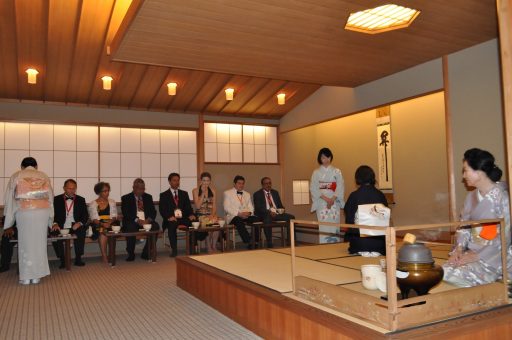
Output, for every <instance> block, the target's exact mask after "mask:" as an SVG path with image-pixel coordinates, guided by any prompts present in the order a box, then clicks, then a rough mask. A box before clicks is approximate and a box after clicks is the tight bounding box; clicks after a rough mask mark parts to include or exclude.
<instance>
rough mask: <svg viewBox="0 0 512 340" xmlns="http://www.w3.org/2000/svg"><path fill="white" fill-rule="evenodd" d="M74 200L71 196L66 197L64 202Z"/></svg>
mask: <svg viewBox="0 0 512 340" xmlns="http://www.w3.org/2000/svg"><path fill="white" fill-rule="evenodd" d="M74 199H75V198H74V197H73V196H66V200H74Z"/></svg>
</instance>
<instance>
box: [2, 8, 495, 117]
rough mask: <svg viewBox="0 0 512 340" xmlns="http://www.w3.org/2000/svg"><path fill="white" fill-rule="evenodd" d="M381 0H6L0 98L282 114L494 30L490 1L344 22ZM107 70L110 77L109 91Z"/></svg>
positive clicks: (481, 38) (488, 35)
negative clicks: (405, 22)
mask: <svg viewBox="0 0 512 340" xmlns="http://www.w3.org/2000/svg"><path fill="white" fill-rule="evenodd" d="M382 3H384V2H383V1H373V0H358V1H356V0H353V1H348V0H280V1H274V0H258V1H256V0H209V1H206V0H133V1H131V0H1V1H0V18H1V19H0V98H3V99H12V100H22V101H36V102H58V103H66V104H78V105H89V106H93V107H111V108H131V109H140V110H156V111H169V112H191V113H197V112H202V113H206V114H219V115H235V116H242V117H258V118H279V117H281V116H283V115H284V114H286V113H287V112H289V111H290V110H291V109H293V108H294V107H295V106H296V105H298V104H299V103H300V102H302V101H303V100H304V99H306V98H307V97H308V96H310V95H311V94H312V93H313V92H314V91H316V90H317V89H318V88H319V86H320V85H321V84H328V85H342V86H356V85H359V84H363V83H365V82H368V81H371V80H374V79H377V78H380V77H382V76H385V75H388V74H391V73H394V72H397V71H400V70H402V69H405V68H408V67H411V66H414V65H416V64H419V63H422V62H425V61H427V60H431V59H433V58H437V57H439V56H442V55H444V54H447V53H451V52H453V51H456V50H460V49H463V48H466V47H469V46H472V45H474V44H477V43H480V42H483V41H486V40H489V39H491V38H494V37H496V34H497V33H496V15H495V3H494V1H493V0H451V1H449V2H447V1H441V0H410V1H405V0H399V1H395V3H397V4H404V5H408V6H411V7H416V8H418V9H420V10H422V13H421V15H420V16H419V17H418V18H417V19H416V21H415V22H414V23H413V25H412V26H411V27H410V28H408V29H405V30H399V31H393V32H388V33H385V34H381V35H365V34H361V33H357V32H351V31H345V30H344V29H343V25H344V21H345V20H346V18H347V16H348V15H349V13H350V12H353V11H357V10H361V9H364V8H367V7H373V6H377V5H380V4H382ZM109 49H110V50H111V51H112V55H110V56H109V55H107V51H108V50H109ZM29 67H32V68H36V69H37V70H38V71H39V75H38V81H37V84H35V85H29V84H28V83H27V76H26V74H25V70H26V69H27V68H29ZM103 75H111V76H112V77H113V78H114V81H113V85H112V90H111V91H105V90H103V89H102V84H101V80H100V78H101V77H102V76H103ZM170 81H174V82H177V83H178V91H177V95H176V96H169V95H167V88H166V86H165V84H166V83H168V82H170ZM227 87H233V88H234V89H235V99H234V100H233V101H231V102H228V101H226V100H225V94H224V89H225V88H227ZM278 92H284V93H286V104H285V105H282V106H281V105H277V100H276V94H277V93H278Z"/></svg>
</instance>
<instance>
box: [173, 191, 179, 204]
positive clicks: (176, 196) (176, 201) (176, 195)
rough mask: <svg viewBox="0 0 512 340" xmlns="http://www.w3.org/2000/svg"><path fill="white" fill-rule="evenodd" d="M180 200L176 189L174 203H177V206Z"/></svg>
mask: <svg viewBox="0 0 512 340" xmlns="http://www.w3.org/2000/svg"><path fill="white" fill-rule="evenodd" d="M178 202H179V199H178V190H175V191H174V203H175V204H176V206H178Z"/></svg>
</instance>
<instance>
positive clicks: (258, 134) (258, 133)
mask: <svg viewBox="0 0 512 340" xmlns="http://www.w3.org/2000/svg"><path fill="white" fill-rule="evenodd" d="M265 131H266V127H265V126H255V127H254V144H265V134H266V133H265Z"/></svg>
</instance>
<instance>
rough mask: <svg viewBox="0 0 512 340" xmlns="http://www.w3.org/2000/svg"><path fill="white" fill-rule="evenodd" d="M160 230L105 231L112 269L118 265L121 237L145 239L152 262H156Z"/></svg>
mask: <svg viewBox="0 0 512 340" xmlns="http://www.w3.org/2000/svg"><path fill="white" fill-rule="evenodd" d="M160 233H161V231H160V230H150V231H145V230H141V231H133V232H118V233H114V232H112V231H104V232H103V235H105V236H106V237H107V242H108V248H109V250H108V259H109V262H110V264H111V266H112V267H115V265H116V243H117V239H118V238H120V237H137V236H139V237H145V238H146V240H147V241H146V242H149V244H148V247H149V248H148V253H149V256H150V258H151V262H156V240H157V239H158V234H160Z"/></svg>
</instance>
